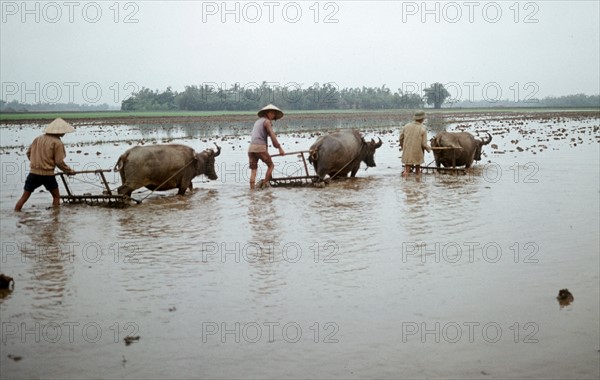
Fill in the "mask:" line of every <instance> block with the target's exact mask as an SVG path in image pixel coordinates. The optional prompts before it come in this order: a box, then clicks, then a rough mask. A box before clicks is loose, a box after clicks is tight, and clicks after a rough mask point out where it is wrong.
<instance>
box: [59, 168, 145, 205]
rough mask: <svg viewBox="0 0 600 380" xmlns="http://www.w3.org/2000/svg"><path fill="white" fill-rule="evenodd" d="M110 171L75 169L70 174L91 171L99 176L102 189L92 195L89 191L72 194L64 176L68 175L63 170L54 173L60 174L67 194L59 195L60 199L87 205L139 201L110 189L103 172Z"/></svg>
mask: <svg viewBox="0 0 600 380" xmlns="http://www.w3.org/2000/svg"><path fill="white" fill-rule="evenodd" d="M110 171H111V170H110V169H98V170H83V171H76V172H73V174H71V175H77V174H92V173H93V174H96V175H97V176H98V177H100V181H101V183H102V187H103V189H104V190H103V191H102V194H101V195H93V194H91V193H83V194H81V195H75V194H73V191H72V190H71V187H70V186H69V182H68V181H67V179H66V178H65V177H66V176H68V174H67V173H64V172H60V173H56V174H55V175H58V176H60V178H61V179H62V182H63V184H64V185H65V190H66V191H67V195H61V196H60V199H62V201H63V202H66V203H85V204H89V205H104V206H109V207H125V206H127V205H128V204H129V203H130V201H132V200H133V201H135V202H137V203H140V202H139V201H137V200H135V199H133V198H130V197H128V196H126V195H122V194H114V193H113V191H112V190H110V187H109V186H108V181H106V177H105V176H104V173H106V172H110Z"/></svg>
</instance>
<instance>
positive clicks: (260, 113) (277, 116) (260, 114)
mask: <svg viewBox="0 0 600 380" xmlns="http://www.w3.org/2000/svg"><path fill="white" fill-rule="evenodd" d="M267 111H275V120H279V119H281V118H282V117H283V111H282V110H280V109H279V108H277V107H275V106H274V105H272V104H269V105H268V106H266V107H264V108H263V109H261V110H260V111H258V117H263V116H265V114H266V113H267Z"/></svg>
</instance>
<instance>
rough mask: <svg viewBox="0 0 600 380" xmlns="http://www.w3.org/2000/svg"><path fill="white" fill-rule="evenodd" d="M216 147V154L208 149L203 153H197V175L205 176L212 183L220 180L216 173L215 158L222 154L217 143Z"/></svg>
mask: <svg viewBox="0 0 600 380" xmlns="http://www.w3.org/2000/svg"><path fill="white" fill-rule="evenodd" d="M215 146H216V147H217V151H216V152H215V151H214V150H213V149H206V150H205V151H204V152H202V153H196V175H200V174H204V175H206V176H207V177H208V179H210V180H211V181H214V180H216V179H218V178H219V177H218V176H217V173H216V172H215V157H218V156H219V154H221V147H220V146H218V145H217V144H216V143H215Z"/></svg>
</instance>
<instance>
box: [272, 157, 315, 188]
mask: <svg viewBox="0 0 600 380" xmlns="http://www.w3.org/2000/svg"><path fill="white" fill-rule="evenodd" d="M308 152H309V151H308V150H301V151H297V152H290V153H286V154H285V155H286V156H291V155H294V154H295V155H297V157H300V158H302V163H303V164H304V173H305V174H306V175H303V176H291V177H278V178H277V177H272V178H271V181H270V182H269V184H270V185H271V187H297V186H313V185H314V184H316V183H317V181H318V179H319V176H317V175H311V174H310V172H309V171H308V164H307V163H306V157H304V153H308ZM280 156H281V155H280V154H274V155H272V156H271V157H280Z"/></svg>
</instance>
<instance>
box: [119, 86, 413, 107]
mask: <svg viewBox="0 0 600 380" xmlns="http://www.w3.org/2000/svg"><path fill="white" fill-rule="evenodd" d="M268 103H274V104H276V105H277V106H278V107H282V108H285V109H287V110H337V109H339V110H343V109H395V108H421V107H423V105H424V101H423V99H422V98H421V97H420V96H419V95H416V94H406V95H405V94H401V93H398V92H395V93H393V92H392V91H391V90H390V89H389V88H387V87H385V86H382V87H378V88H373V87H362V88H344V89H342V90H339V89H338V88H337V87H335V86H333V85H331V84H328V83H326V84H323V85H320V86H311V87H308V88H305V89H302V88H299V87H285V88H282V87H275V88H273V87H270V86H268V85H267V84H266V83H263V85H261V86H254V87H246V88H242V87H240V86H239V85H237V84H236V85H233V86H232V87H230V88H228V89H223V88H215V87H214V86H210V85H204V86H186V87H185V90H184V91H182V92H174V91H172V90H171V88H170V87H169V88H167V89H166V90H165V91H163V92H159V91H158V90H156V91H152V90H150V89H148V88H142V90H140V91H139V92H137V93H135V94H133V95H132V96H131V97H129V98H128V99H126V100H124V101H123V102H122V105H121V109H122V110H124V111H134V110H137V111H156V110H181V111H248V110H255V109H257V108H260V107H263V106H264V105H266V104H268Z"/></svg>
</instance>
